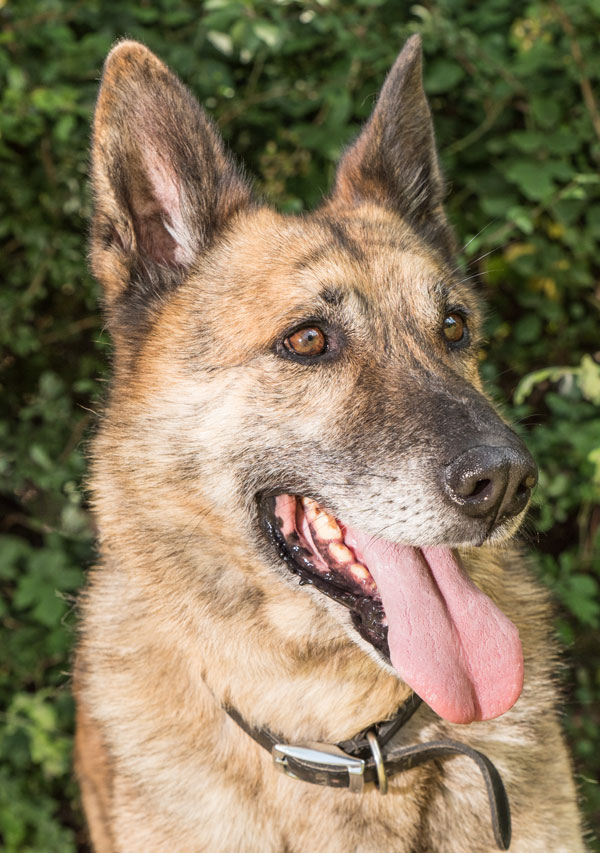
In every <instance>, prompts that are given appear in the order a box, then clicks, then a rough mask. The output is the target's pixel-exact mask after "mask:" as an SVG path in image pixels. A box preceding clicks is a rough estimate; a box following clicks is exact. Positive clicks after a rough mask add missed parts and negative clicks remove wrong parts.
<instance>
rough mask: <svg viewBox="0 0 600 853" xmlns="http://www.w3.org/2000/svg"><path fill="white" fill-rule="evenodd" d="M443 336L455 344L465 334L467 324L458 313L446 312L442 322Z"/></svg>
mask: <svg viewBox="0 0 600 853" xmlns="http://www.w3.org/2000/svg"><path fill="white" fill-rule="evenodd" d="M443 329H444V337H445V338H446V340H447V341H449V342H450V343H451V344H457V343H458V342H459V341H462V339H463V338H464V336H465V332H466V330H467V324H466V322H465V318H464V317H462V316H461V315H460V314H456V313H452V314H446V316H445V317H444V323H443Z"/></svg>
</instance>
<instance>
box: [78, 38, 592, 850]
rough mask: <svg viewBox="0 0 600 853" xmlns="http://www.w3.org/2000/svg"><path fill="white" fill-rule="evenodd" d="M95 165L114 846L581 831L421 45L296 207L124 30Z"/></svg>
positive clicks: (88, 758)
mask: <svg viewBox="0 0 600 853" xmlns="http://www.w3.org/2000/svg"><path fill="white" fill-rule="evenodd" d="M93 185H94V193H95V216H94V222H93V228H92V243H91V262H92V268H93V271H94V273H95V275H96V276H97V277H98V279H99V280H100V281H101V282H102V284H103V286H104V293H105V308H106V315H107V323H108V326H109V328H110V331H111V334H112V337H113V340H114V345H115V357H114V380H113V383H112V389H111V392H110V396H109V400H108V402H107V406H106V411H105V414H104V416H103V418H102V422H101V425H100V428H99V431H98V434H97V436H96V438H95V439H94V443H93V466H92V476H91V488H92V494H93V502H94V508H95V513H96V517H97V520H98V527H99V538H100V554H101V559H100V563H99V565H98V567H97V568H96V569H94V570H93V571H92V573H91V577H90V580H89V585H88V587H87V590H86V591H85V592H84V594H83V596H82V599H81V611H82V621H81V636H80V640H79V646H78V651H77V658H76V665H75V692H76V697H77V703H78V731H77V738H76V771H77V775H78V778H79V781H80V784H81V789H82V792H83V802H84V807H85V812H86V815H87V820H88V824H89V828H90V833H91V837H92V840H93V845H94V849H95V850H96V851H98V853H108V851H111V853H113V851H121V853H137V851H139V852H140V853H142V851H143V853H151V851H160V853H163V851H168V853H171V852H172V851H175V853H187V851H189V852H190V853H191V852H192V851H194V853H197V851H249V853H254V851H256V853H283V851H289V852H290V853H291V852H292V851H294V852H295V853H309V851H310V853H317V851H323V853H325V851H326V853H342V851H344V853H347V851H361V853H371V852H372V851H386V853H387V851H394V852H395V851H398V853H400V851H405V852H406V853H408V851H410V852H411V853H425V851H448V853H457V851H469V853H471V851H491V850H495V849H496V848H497V847H501V848H503V849H506V848H507V847H508V845H509V835H510V824H509V813H508V803H507V801H506V797H505V793H507V794H508V802H509V803H510V809H511V812H512V846H511V849H512V850H513V851H515V853H517V851H518V853H532V851H544V853H548V851H567V853H576V851H581V850H583V841H582V833H581V827H580V822H579V817H578V813H577V805H576V793H575V789H574V784H573V779H572V772H571V767H570V761H569V758H568V755H567V751H566V749H565V744H564V742H563V737H562V735H561V730H560V725H559V720H558V715H557V710H556V699H557V690H556V687H555V685H554V684H553V680H552V676H551V672H552V670H553V669H555V668H556V649H555V646H554V641H553V638H552V627H551V612H550V607H549V603H548V601H547V596H546V594H545V593H544V592H543V590H542V589H541V588H540V585H539V584H538V583H536V581H535V580H534V579H533V578H532V577H531V574H530V572H529V571H528V569H527V567H526V566H525V565H524V560H523V558H522V556H521V554H520V553H519V549H518V547H516V546H515V545H514V544H511V540H512V539H513V538H514V536H515V533H516V531H517V529H518V528H519V525H520V523H521V521H522V520H523V516H524V514H525V512H526V510H527V506H528V503H529V497H530V494H531V490H532V488H533V487H534V485H535V483H536V469H535V465H534V463H533V460H532V459H531V457H530V455H529V453H528V452H527V450H526V449H525V447H524V445H523V444H522V443H521V441H520V440H519V439H518V438H517V436H516V435H515V434H514V433H513V432H512V431H511V430H510V429H509V427H508V426H507V425H506V424H505V422H504V420H503V419H502V418H501V417H500V416H499V415H498V414H497V413H496V411H495V410H494V408H493V406H492V404H491V403H490V401H489V399H488V398H487V397H486V394H485V392H484V390H483V388H482V385H481V381H480V379H479V377H478V372H477V352H478V348H479V346H480V340H481V334H482V332H481V316H480V306H479V304H478V299H477V296H476V294H475V293H474V291H473V289H472V288H471V287H470V286H469V285H468V284H466V283H465V282H463V281H460V276H459V275H458V273H457V271H456V265H455V259H454V252H455V246H454V241H453V237H452V233H451V230H450V227H449V225H448V222H447V220H446V218H445V215H444V211H443V208H442V201H443V195H444V185H443V180H442V176H441V173H440V168H439V165H438V159H437V154H436V150H435V142H434V134H433V127H432V122H431V115H430V112H429V108H428V105H427V101H426V98H425V95H424V91H423V86H422V82H421V45H420V40H419V38H418V37H417V36H413V37H412V38H411V39H410V40H409V41H408V42H407V43H406V45H405V47H404V49H403V50H402V52H401V53H400V56H399V58H398V59H397V61H396V63H395V65H394V67H393V68H392V70H391V72H390V74H389V75H388V77H387V79H386V81H385V84H384V86H383V89H382V91H381V94H380V96H379V99H378V101H377V103H376V106H375V108H374V111H373V113H372V115H371V117H370V119H369V121H368V122H367V124H366V125H365V127H364V129H363V131H362V133H361V134H360V136H359V137H358V139H357V140H356V141H355V142H354V144H353V145H352V146H351V147H350V148H349V149H348V150H347V151H346V153H345V154H344V155H343V157H342V159H341V162H340V164H339V167H338V170H337V175H336V179H335V185H334V188H333V190H332V192H331V195H330V196H329V197H328V198H326V199H325V200H324V202H323V203H322V205H321V206H320V207H319V208H318V209H317V210H316V211H315V212H313V213H310V214H307V215H302V216H283V215H280V214H279V213H277V212H275V211H274V210H272V209H271V208H269V207H268V206H267V205H266V204H264V203H262V202H261V201H259V200H256V199H254V198H253V196H252V194H251V190H250V188H249V185H248V183H247V181H246V180H245V178H244V176H243V174H242V173H241V172H240V171H239V170H238V169H237V168H236V166H235V165H234V164H233V163H232V161H231V159H230V158H229V156H228V154H227V153H226V151H225V148H224V145H223V143H222V141H221V140H220V137H219V135H218V133H217V131H216V129H215V127H214V126H213V124H212V123H211V122H210V121H209V119H207V117H206V116H205V114H204V112H203V111H202V110H201V108H200V107H199V105H198V104H197V102H196V101H195V100H194V99H193V98H192V96H191V95H190V94H189V92H188V91H187V90H186V89H185V88H184V86H183V85H182V84H181V83H180V82H179V80H178V79H177V78H176V77H175V76H174V75H173V74H171V72H170V71H169V70H168V69H167V68H166V67H165V65H164V64H163V63H162V62H161V61H160V60H159V59H157V58H156V57H155V56H154V55H153V54H152V53H151V52H150V51H149V50H147V49H146V48H145V47H144V46H143V45H141V44H138V43H136V42H132V41H124V42H121V43H119V44H118V45H117V46H116V47H115V48H114V49H113V50H112V52H111V53H110V55H109V57H108V59H107V61H106V66H105V69H104V74H103V78H102V85H101V89H100V95H99V99H98V104H97V109H96V115H95V122H94V137H93ZM421 700H422V701H421ZM420 702H421V704H420V705H419V703H420ZM400 771H402V772H400ZM501 780H503V783H504V787H503V786H502V781H501ZM315 782H316V783H319V784H311V783H315Z"/></svg>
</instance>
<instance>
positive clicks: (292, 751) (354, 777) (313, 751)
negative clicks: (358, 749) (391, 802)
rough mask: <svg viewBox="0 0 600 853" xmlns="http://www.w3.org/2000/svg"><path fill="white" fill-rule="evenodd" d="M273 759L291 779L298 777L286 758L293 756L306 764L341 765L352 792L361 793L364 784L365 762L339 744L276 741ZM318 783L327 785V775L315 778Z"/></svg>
mask: <svg viewBox="0 0 600 853" xmlns="http://www.w3.org/2000/svg"><path fill="white" fill-rule="evenodd" d="M271 755H272V756H273V761H274V763H275V766H276V767H277V769H278V770H280V771H281V772H282V773H283V774H285V775H286V776H289V777H290V778H291V779H299V778H300V777H299V776H295V775H294V774H293V773H292V771H291V770H290V768H289V766H288V763H287V760H288V758H293V759H295V760H296V761H305V762H307V763H308V764H316V765H321V766H322V767H335V768H336V769H339V768H341V767H343V768H344V769H346V770H347V771H348V788H349V790H350V791H352V792H353V793H354V794H361V793H362V791H363V788H364V785H365V779H364V773H365V762H364V761H363V759H362V758H354V756H352V755H347V754H346V753H345V752H344V751H343V750H342V749H340V748H339V746H334V744H330V743H307V744H303V745H302V746H296V745H292V744H286V743H276V744H275V745H274V746H273V749H272V750H271ZM315 781H316V782H317V783H318V784H322V785H327V777H326V776H325V775H324V776H323V780H322V781H321V780H317V779H316V780H315Z"/></svg>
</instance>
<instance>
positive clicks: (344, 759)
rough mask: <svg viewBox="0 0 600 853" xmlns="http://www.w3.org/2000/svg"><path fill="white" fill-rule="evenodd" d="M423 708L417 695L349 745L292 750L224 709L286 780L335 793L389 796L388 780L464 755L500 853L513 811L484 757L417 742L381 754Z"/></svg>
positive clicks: (453, 744) (452, 745)
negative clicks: (480, 788) (476, 773)
mask: <svg viewBox="0 0 600 853" xmlns="http://www.w3.org/2000/svg"><path fill="white" fill-rule="evenodd" d="M420 704H421V699H420V698H419V697H418V696H417V695H416V694H415V693H413V694H412V695H411V697H410V699H408V700H407V701H406V702H404V704H403V705H401V706H400V708H399V709H398V711H397V712H396V714H395V715H394V716H393V717H392V719H390V720H384V721H383V722H379V723H375V724H373V725H372V726H369V727H368V728H367V729H363V731H361V732H359V733H358V734H357V735H355V737H353V738H351V739H350V740H346V741H343V742H341V743H339V744H327V743H305V744H301V745H290V744H285V743H281V740H280V738H278V737H276V736H275V735H274V734H273V733H272V732H271V731H269V729H264V728H261V729H253V728H252V727H251V726H249V725H248V723H246V721H245V720H244V718H243V717H242V716H241V715H240V714H239V713H238V712H237V711H236V710H235V708H231V707H227V708H225V710H226V711H227V713H228V714H229V716H230V717H231V718H232V719H233V720H235V722H236V723H237V724H238V726H240V727H241V728H242V729H243V730H244V731H245V732H246V733H247V734H249V735H250V737H252V738H254V740H255V741H256V742H257V743H259V744H260V745H261V746H262V747H264V749H266V750H268V751H269V752H270V753H271V755H272V756H273V761H274V763H275V766H276V767H277V768H278V769H279V770H280V771H281V772H282V773H285V775H286V776H289V777H291V778H292V779H300V780H302V781H303V782H312V783H313V784H315V785H329V786H331V787H333V788H349V789H350V790H351V791H354V792H355V793H361V792H362V790H363V787H364V785H365V783H367V784H368V783H374V784H375V785H376V786H377V788H378V789H379V792H380V793H381V794H386V793H387V780H388V777H389V776H393V775H395V774H396V773H402V772H403V771H404V770H410V769H411V768H413V767H417V766H418V765H419V764H424V763H425V762H426V761H433V760H434V759H439V758H446V757H447V756H450V755H465V756H466V757H467V758H470V759H472V760H473V761H474V762H475V764H476V765H477V767H478V768H479V770H480V772H481V775H482V776H483V780H484V782H485V787H486V789H487V795H488V800H489V804H490V811H491V818H492V829H493V830H494V838H495V840H496V844H497V846H498V848H499V849H500V850H508V848H509V845H510V807H509V804H508V797H507V795H506V791H505V789H504V785H503V783H502V779H501V778H500V774H499V773H498V771H497V770H496V768H495V767H494V765H493V764H492V762H491V761H490V760H489V758H487V757H486V756H485V755H483V753H481V752H478V751H477V750H476V749H472V747H470V746H466V745H465V744H463V743H459V742H458V741H455V740H438V741H431V742H429V743H418V744H415V745H414V746H403V747H394V746H392V747H391V748H390V749H389V750H388V751H386V752H385V755H384V754H383V752H382V750H383V749H384V748H385V747H386V746H387V745H388V743H389V742H390V741H391V740H392V738H393V737H394V735H395V734H396V733H397V732H398V731H399V730H400V729H401V727H402V726H403V725H404V724H405V723H407V722H408V720H410V718H411V717H412V715H413V714H414V713H415V711H416V710H417V709H418V707H419V705H420Z"/></svg>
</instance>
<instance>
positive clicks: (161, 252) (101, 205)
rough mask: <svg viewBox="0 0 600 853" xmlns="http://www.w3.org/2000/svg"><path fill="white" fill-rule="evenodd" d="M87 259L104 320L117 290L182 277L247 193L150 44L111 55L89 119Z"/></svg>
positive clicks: (145, 289) (157, 285) (152, 286)
mask: <svg viewBox="0 0 600 853" xmlns="http://www.w3.org/2000/svg"><path fill="white" fill-rule="evenodd" d="M92 180H93V189H94V199H95V209H94V220H93V226H92V240H91V261H92V269H93V271H94V274H95V275H96V276H97V277H98V278H99V279H100V280H101V282H102V283H103V285H104V287H105V294H106V302H107V304H108V308H109V316H114V315H115V310H114V307H113V308H112V310H111V306H114V303H115V302H118V301H119V296H121V294H122V293H125V292H127V293H135V294H137V296H138V302H139V301H140V298H142V299H143V298H144V297H145V296H147V295H148V294H149V293H150V292H154V293H156V292H157V291H158V292H160V291H161V289H163V288H164V287H173V286H174V285H175V284H177V283H178V282H180V281H181V280H182V279H183V278H184V277H185V275H186V273H187V272H188V271H189V269H190V267H191V266H192V265H193V264H194V261H195V260H197V258H198V256H199V254H200V253H201V252H202V251H203V250H204V249H205V248H206V247H207V246H208V245H209V244H210V242H211V240H212V238H213V236H214V235H215V234H216V233H217V232H218V231H219V230H220V229H222V228H223V227H224V225H225V224H226V223H227V222H228V220H230V218H231V217H232V216H234V215H235V214H236V213H237V212H238V211H240V210H241V209H243V208H245V207H247V206H248V205H249V204H250V191H249V188H248V186H247V184H246V182H245V181H244V179H243V177H242V176H241V175H240V174H239V173H238V171H237V169H236V168H235V166H234V165H233V164H232V162H231V160H230V159H229V157H228V155H227V153H226V151H225V149H224V145H223V142H222V140H221V138H220V136H219V134H218V132H217V130H216V129H215V127H214V125H213V124H212V123H211V121H210V120H209V119H208V118H207V116H206V115H205V114H204V112H203V110H202V109H201V108H200V106H199V105H198V103H197V101H196V100H195V99H194V98H193V97H192V95H191V94H190V93H189V92H188V90H187V89H186V88H185V87H184V86H183V84H182V83H181V82H180V81H179V80H178V79H177V77H175V76H174V75H173V74H171V72H170V71H169V70H168V69H167V67H166V66H165V65H164V64H163V63H162V62H161V61H160V60H159V59H158V58H157V57H156V56H155V55H154V54H153V53H151V52H150V51H149V50H148V49H147V48H146V47H144V46H143V45H142V44H139V43H137V42H133V41H124V42H121V43H120V44H118V45H117V46H116V47H115V48H113V50H112V51H111V53H110V54H109V55H108V58H107V60H106V63H105V66H104V73H103V76H102V84H101V87H100V93H99V96H98V103H97V106H96V113H95V118H94V134H93V148H92Z"/></svg>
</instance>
